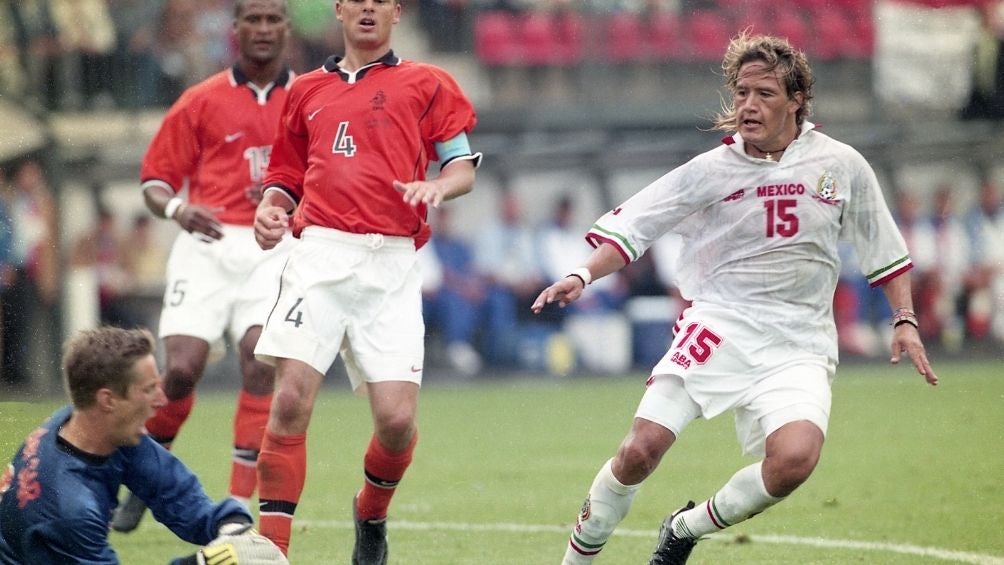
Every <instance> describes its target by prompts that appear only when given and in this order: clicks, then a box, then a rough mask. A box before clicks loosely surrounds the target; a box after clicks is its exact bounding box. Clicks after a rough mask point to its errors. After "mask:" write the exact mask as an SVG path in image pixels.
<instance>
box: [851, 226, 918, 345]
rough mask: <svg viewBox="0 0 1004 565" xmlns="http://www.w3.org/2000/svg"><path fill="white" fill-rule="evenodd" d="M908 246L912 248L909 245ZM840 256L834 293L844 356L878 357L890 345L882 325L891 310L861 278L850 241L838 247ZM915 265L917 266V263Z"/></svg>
mask: <svg viewBox="0 0 1004 565" xmlns="http://www.w3.org/2000/svg"><path fill="white" fill-rule="evenodd" d="M908 247H909V245H908ZM837 252H838V253H839V255H840V274H839V278H838V279H837V288H836V291H835V292H834V293H833V318H834V321H835V322H836V325H837V345H838V347H839V349H840V353H841V355H843V354H848V355H854V356H863V357H876V356H878V355H880V354H881V353H882V352H883V351H884V349H883V344H885V343H889V342H890V340H891V337H892V335H891V334H890V335H889V336H888V337H889V338H890V340H887V339H885V337H886V336H882V337H881V338H880V337H879V330H880V328H881V327H882V326H881V324H882V323H883V322H888V320H889V316H891V315H892V311H891V310H890V309H889V305H888V302H887V301H886V300H885V297H884V296H883V293H882V291H881V290H879V289H874V288H871V286H870V285H869V284H868V279H866V278H865V277H863V276H861V267H860V266H859V264H858V258H857V255H856V254H855V253H854V246H853V245H852V244H851V242H849V241H840V242H838V244H837ZM915 264H916V263H915Z"/></svg>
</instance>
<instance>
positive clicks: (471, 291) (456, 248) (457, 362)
mask: <svg viewBox="0 0 1004 565" xmlns="http://www.w3.org/2000/svg"><path fill="white" fill-rule="evenodd" d="M429 245H432V249H433V251H435V255H436V259H438V261H439V265H440V267H441V269H442V276H443V279H442V284H441V285H440V286H439V288H438V289H436V290H435V291H434V292H429V293H427V296H426V300H425V304H424V305H423V306H424V313H425V321H426V325H427V327H428V328H429V329H432V330H433V331H436V332H438V333H439V334H440V335H441V336H442V338H443V341H444V342H445V344H446V356H447V359H448V360H449V362H450V364H451V365H452V366H453V368H454V369H456V370H457V371H459V372H460V373H462V374H464V375H466V376H473V375H475V374H476V373H477V372H478V371H480V370H481V355H480V354H478V352H477V350H476V349H475V348H474V340H475V331H476V330H477V329H478V321H479V319H480V312H481V308H482V305H483V304H484V301H485V293H486V288H485V283H484V281H483V280H482V279H481V277H480V275H478V273H477V270H476V269H475V268H474V253H473V251H472V249H471V245H470V244H469V243H468V242H467V241H464V240H463V239H461V238H460V236H458V235H457V234H456V233H455V232H454V231H453V229H452V226H451V225H450V214H449V211H448V209H447V208H439V213H438V215H437V216H436V218H435V230H433V235H432V239H431V240H430V241H429Z"/></svg>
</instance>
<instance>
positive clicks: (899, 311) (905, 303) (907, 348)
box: [882, 271, 938, 386]
mask: <svg viewBox="0 0 1004 565" xmlns="http://www.w3.org/2000/svg"><path fill="white" fill-rule="evenodd" d="M882 290H883V291H885V295H886V298H887V299H888V300H889V304H890V305H891V306H892V309H893V319H892V323H893V325H894V330H893V336H892V344H891V345H892V357H890V358H889V361H890V362H891V363H893V364H897V363H899V360H900V357H901V356H902V354H903V353H904V352H906V354H907V355H909V356H910V360H911V361H913V366H914V367H915V368H916V369H917V372H918V373H920V374H921V375H922V376H923V377H924V379H925V380H926V381H927V383H928V384H930V385H931V386H937V384H938V375H936V374H934V369H932V368H931V363H930V362H929V361H928V360H927V352H926V351H925V350H924V343H923V342H922V341H921V340H920V333H919V331H918V329H917V327H918V322H917V315H916V314H914V313H913V299H912V296H911V293H910V292H911V291H910V273H909V271H908V272H906V273H903V274H901V275H899V276H898V277H896V278H894V279H892V280H891V281H889V282H887V283H886V284H885V285H884V286H883V287H882Z"/></svg>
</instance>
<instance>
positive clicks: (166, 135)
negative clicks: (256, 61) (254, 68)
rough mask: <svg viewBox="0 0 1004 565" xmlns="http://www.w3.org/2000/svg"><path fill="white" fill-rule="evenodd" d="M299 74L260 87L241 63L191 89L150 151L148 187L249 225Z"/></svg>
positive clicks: (143, 172)
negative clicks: (163, 188)
mask: <svg viewBox="0 0 1004 565" xmlns="http://www.w3.org/2000/svg"><path fill="white" fill-rule="evenodd" d="M292 82H293V73H292V72H291V71H289V70H288V69H285V70H283V72H282V74H280V76H279V78H278V79H277V80H276V81H275V82H274V83H273V84H272V86H271V87H270V88H266V89H259V88H257V87H256V85H255V84H254V83H252V82H250V81H249V80H248V78H247V77H246V76H245V75H244V73H242V72H241V71H240V70H239V69H238V68H237V66H236V65H235V66H234V67H232V68H230V69H228V70H226V71H222V72H219V73H217V74H215V75H213V76H211V77H209V78H207V79H206V80H204V81H203V82H201V83H199V84H197V85H195V86H193V87H191V88H189V89H188V90H186V91H185V93H184V94H182V95H181V97H180V98H178V100H177V101H176V102H175V103H174V105H172V106H171V108H170V109H169V110H168V111H167V115H166V116H164V121H163V123H162V124H161V125H160V129H159V130H158V131H157V134H156V135H155V136H154V138H153V141H151V142H150V146H149V147H148V148H147V150H146V155H144V156H143V163H142V167H141V169H140V179H141V181H142V185H143V187H144V188H145V187H147V186H149V185H151V184H159V185H161V186H166V187H167V188H169V189H171V190H173V191H174V192H178V191H180V190H181V189H182V187H183V186H184V182H185V180H186V179H187V180H188V201H189V202H192V203H194V204H201V205H203V206H206V207H208V208H213V209H216V210H217V213H216V217H217V218H218V219H219V220H220V221H221V222H223V223H227V224H238V225H246V226H250V225H252V224H253V223H254V213H255V208H256V207H257V204H256V201H254V200H252V198H253V197H255V195H256V194H257V195H260V194H261V187H262V179H263V178H264V176H265V169H266V167H267V166H268V160H269V154H270V153H271V152H272V140H273V139H275V134H276V129H277V128H278V125H279V116H280V114H281V112H282V107H283V104H284V103H285V102H286V97H287V94H288V88H289V86H290V84H291V83H292Z"/></svg>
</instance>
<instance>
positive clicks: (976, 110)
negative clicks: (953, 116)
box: [961, 0, 1004, 120]
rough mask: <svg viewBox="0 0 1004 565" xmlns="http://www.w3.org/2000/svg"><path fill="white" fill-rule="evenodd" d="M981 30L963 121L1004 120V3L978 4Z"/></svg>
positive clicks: (963, 111) (998, 0)
mask: <svg viewBox="0 0 1004 565" xmlns="http://www.w3.org/2000/svg"><path fill="white" fill-rule="evenodd" d="M981 15H982V23H983V29H982V30H981V34H980V41H979V43H978V44H977V45H976V57H975V61H974V63H973V92H972V96H971V97H970V99H969V104H968V105H967V106H966V107H965V108H963V109H962V113H961V117H962V119H980V118H990V119H997V120H999V119H1002V118H1004V1H1002V0H991V1H988V2H986V3H984V4H982V5H981Z"/></svg>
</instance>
